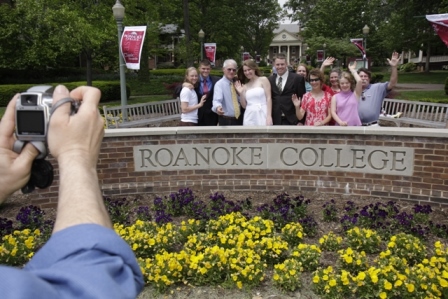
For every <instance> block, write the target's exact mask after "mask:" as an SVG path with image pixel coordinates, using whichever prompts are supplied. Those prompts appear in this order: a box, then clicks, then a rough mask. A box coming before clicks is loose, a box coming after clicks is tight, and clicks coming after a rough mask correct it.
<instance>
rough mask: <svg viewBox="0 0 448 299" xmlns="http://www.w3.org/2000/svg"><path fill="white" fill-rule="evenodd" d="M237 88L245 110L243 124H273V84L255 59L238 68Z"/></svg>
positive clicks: (246, 61)
mask: <svg viewBox="0 0 448 299" xmlns="http://www.w3.org/2000/svg"><path fill="white" fill-rule="evenodd" d="M238 78H239V80H240V81H238V82H236V83H235V89H236V91H237V92H238V94H239V95H240V103H241V106H242V107H243V108H245V109H246V111H245V112H244V119H243V126H272V99H271V84H270V83H269V80H268V78H266V77H264V76H262V74H261V71H260V69H259V68H258V65H257V64H256V63H255V61H253V60H251V59H248V60H245V61H244V62H243V66H242V67H241V68H240V69H239V70H238Z"/></svg>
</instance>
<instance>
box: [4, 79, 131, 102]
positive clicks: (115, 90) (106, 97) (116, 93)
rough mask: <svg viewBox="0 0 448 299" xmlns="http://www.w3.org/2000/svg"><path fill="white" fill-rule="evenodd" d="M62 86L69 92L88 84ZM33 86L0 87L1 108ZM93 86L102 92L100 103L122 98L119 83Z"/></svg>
mask: <svg viewBox="0 0 448 299" xmlns="http://www.w3.org/2000/svg"><path fill="white" fill-rule="evenodd" d="M60 84H62V85H65V86H66V87H67V88H68V89H69V90H72V89H75V88H76V87H78V86H81V85H86V82H85V81H78V82H66V83H60ZM40 85H44V84H40ZM45 85H51V86H56V85H57V84H56V83H50V84H45ZM33 86H36V84H15V85H0V107H6V106H7V105H8V103H9V101H10V100H11V99H12V97H13V96H14V95H15V94H17V93H20V92H24V91H27V90H28V89H29V88H31V87H33ZM92 86H94V87H96V88H98V89H99V90H101V99H100V103H106V102H110V101H117V100H118V99H120V97H121V91H120V82H119V81H93V82H92ZM126 95H127V97H129V96H130V95H131V89H130V88H129V86H127V85H126Z"/></svg>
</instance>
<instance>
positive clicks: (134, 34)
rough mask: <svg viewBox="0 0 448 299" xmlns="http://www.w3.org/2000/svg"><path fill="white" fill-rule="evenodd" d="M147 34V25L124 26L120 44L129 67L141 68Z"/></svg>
mask: <svg viewBox="0 0 448 299" xmlns="http://www.w3.org/2000/svg"><path fill="white" fill-rule="evenodd" d="M145 34H146V26H133V27H124V31H123V34H122V35H121V42H120V46H121V53H122V54H123V58H124V62H125V63H126V67H127V68H128V69H131V70H139V69H140V57H141V55H142V48H143V41H144V40H145Z"/></svg>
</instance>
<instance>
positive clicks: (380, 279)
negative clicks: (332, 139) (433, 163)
mask: <svg viewBox="0 0 448 299" xmlns="http://www.w3.org/2000/svg"><path fill="white" fill-rule="evenodd" d="M105 202H106V206H107V208H108V210H109V213H110V215H111V217H112V220H113V221H114V223H115V224H114V228H115V230H116V232H117V233H118V234H119V235H120V236H121V237H122V238H123V239H124V240H126V242H128V243H129V245H130V246H131V248H132V249H133V250H134V252H135V254H136V256H137V258H138V261H139V263H140V265H141V269H142V272H143V274H144V277H145V280H146V282H147V283H148V284H149V285H152V286H153V287H155V288H156V289H158V290H159V291H160V292H166V291H167V290H169V289H172V288H173V286H176V285H179V284H188V285H224V286H227V287H234V288H239V289H241V288H252V287H255V286H258V285H260V284H262V283H265V281H266V280H270V281H271V282H272V285H274V286H275V287H276V288H278V289H279V290H281V291H284V292H292V291H295V290H297V289H300V288H301V287H302V285H303V279H302V276H303V275H304V274H307V275H311V276H312V282H313V287H312V288H313V291H314V292H315V294H317V295H319V296H320V297H321V298H344V297H346V298H448V282H447V281H448V263H447V256H448V247H447V236H448V231H447V227H446V225H445V224H444V223H435V222H434V221H433V220H432V215H433V210H432V208H431V207H430V206H420V205H415V206H413V207H412V208H409V206H406V210H405V211H403V209H402V207H401V206H400V205H399V204H398V203H395V202H380V201H378V202H375V203H370V204H367V205H365V206H363V207H357V206H356V204H355V202H353V201H347V202H344V203H341V202H337V201H334V200H329V201H326V202H325V203H324V204H322V205H321V207H320V210H319V213H317V212H316V211H315V212H314V213H311V212H310V211H309V209H308V207H309V206H310V205H311V202H312V201H311V200H308V199H305V198H304V197H303V196H296V197H292V196H290V195H288V194H286V193H282V194H280V195H278V196H276V197H275V198H274V199H273V200H272V202H270V203H264V204H262V205H259V206H258V207H254V204H253V200H252V199H251V198H246V199H244V200H238V201H232V200H228V199H226V198H225V196H224V195H223V194H219V193H215V194H212V195H210V198H209V199H208V201H202V200H199V199H198V198H197V197H196V196H195V195H194V194H193V192H192V191H191V190H190V189H182V190H179V192H177V193H173V194H170V195H169V196H167V197H164V198H161V197H157V198H155V199H154V202H153V204H152V205H151V206H146V205H141V203H139V202H133V201H131V200H125V199H110V198H106V199H105ZM42 215H43V214H42V211H39V210H38V209H36V208H35V207H32V206H31V207H25V208H24V209H23V211H21V214H20V215H18V216H17V222H15V223H13V222H11V220H9V219H3V218H0V234H1V236H2V243H1V244H0V262H1V263H2V264H9V265H16V266H20V265H22V264H23V263H25V262H26V261H27V260H28V259H29V258H30V257H31V256H32V255H33V252H34V250H36V249H37V248H39V247H40V246H41V245H42V244H43V243H44V242H45V241H46V240H47V238H48V233H43V232H48V225H49V223H46V222H45V221H44V217H43V216H42ZM325 224H328V225H327V226H324V225H325ZM329 227H330V228H332V230H329V229H328V228H329ZM328 254H333V255H334V256H335V259H334V260H330V261H328V260H327V261H326V260H324V255H328Z"/></svg>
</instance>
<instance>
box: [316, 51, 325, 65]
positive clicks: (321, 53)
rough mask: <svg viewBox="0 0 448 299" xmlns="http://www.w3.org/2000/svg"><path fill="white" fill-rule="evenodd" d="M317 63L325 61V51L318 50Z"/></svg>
mask: <svg viewBox="0 0 448 299" xmlns="http://www.w3.org/2000/svg"><path fill="white" fill-rule="evenodd" d="M316 55H317V61H319V62H320V61H324V58H325V57H324V50H317V53H316Z"/></svg>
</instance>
